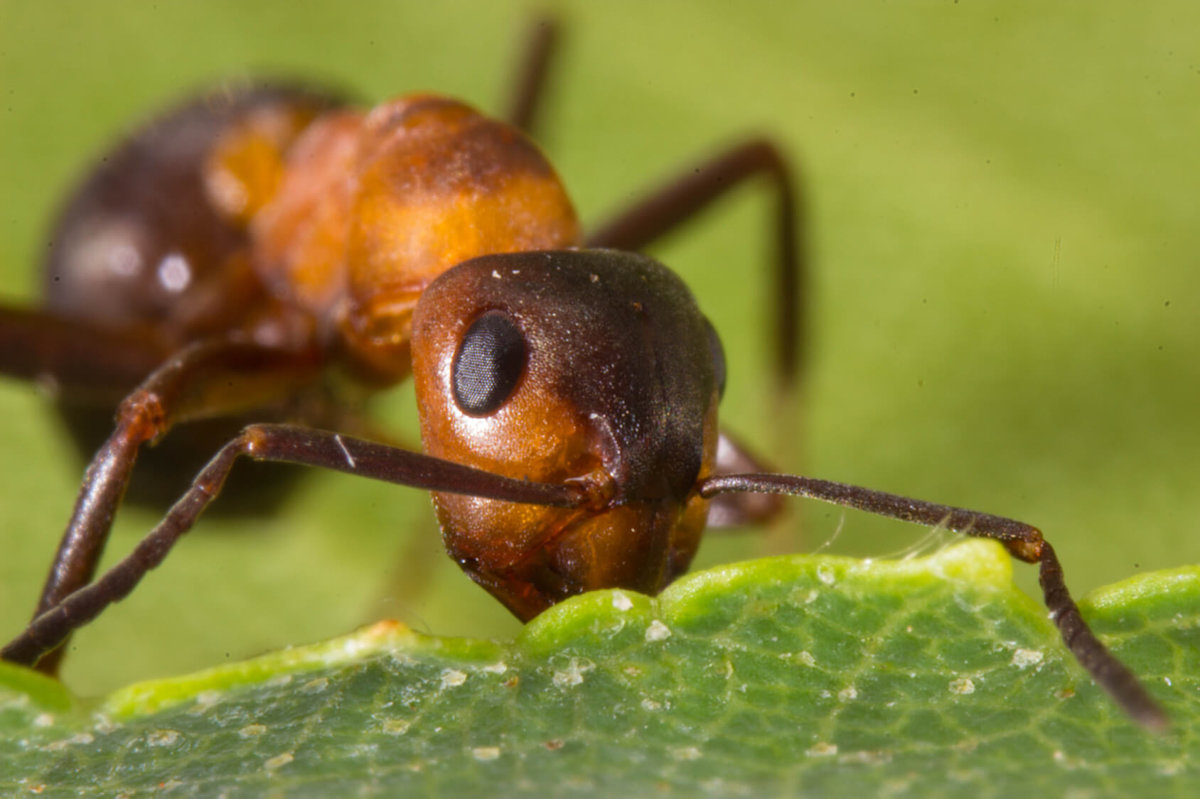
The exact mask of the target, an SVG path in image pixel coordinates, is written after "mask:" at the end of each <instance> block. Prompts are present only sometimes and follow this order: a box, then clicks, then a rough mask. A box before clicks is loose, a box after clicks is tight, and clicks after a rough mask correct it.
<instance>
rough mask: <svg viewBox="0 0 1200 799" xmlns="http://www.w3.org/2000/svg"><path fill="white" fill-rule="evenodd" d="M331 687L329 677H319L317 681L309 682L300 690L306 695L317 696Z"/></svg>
mask: <svg viewBox="0 0 1200 799" xmlns="http://www.w3.org/2000/svg"><path fill="white" fill-rule="evenodd" d="M328 687H329V679H328V678H327V677H317V678H316V679H315V680H309V681H308V682H306V683H304V685H302V686H300V690H301V691H302V692H303V693H306V694H317V693H320V692H321V691H324V690H325V689H326V688H328Z"/></svg>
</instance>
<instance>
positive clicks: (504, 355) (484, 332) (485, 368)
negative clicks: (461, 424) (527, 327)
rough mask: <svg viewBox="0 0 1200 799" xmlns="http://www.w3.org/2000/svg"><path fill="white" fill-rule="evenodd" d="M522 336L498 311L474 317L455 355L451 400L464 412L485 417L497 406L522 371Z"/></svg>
mask: <svg viewBox="0 0 1200 799" xmlns="http://www.w3.org/2000/svg"><path fill="white" fill-rule="evenodd" d="M525 359H526V347H525V336H524V335H523V334H522V333H521V329H520V328H519V327H517V323H516V322H514V321H513V320H512V319H510V318H509V317H508V316H506V315H505V314H503V313H501V312H500V311H489V312H487V313H485V314H484V315H483V316H481V317H479V318H478V319H476V320H475V321H474V322H473V323H472V324H471V327H470V328H468V329H467V334H466V335H465V336H463V340H462V343H461V344H459V345H458V352H456V353H455V354H454V363H453V364H452V365H451V374H452V376H453V378H454V401H455V402H457V403H458V407H459V408H460V409H462V410H463V411H464V412H465V413H469V414H471V415H473V416H485V415H487V414H489V413H492V412H493V411H495V410H497V409H498V408H500V406H501V405H503V404H504V402H505V401H506V400H507V399H508V398H509V396H510V395H511V394H512V392H513V389H514V388H516V386H517V382H518V381H519V380H520V379H521V373H522V372H524V371H525Z"/></svg>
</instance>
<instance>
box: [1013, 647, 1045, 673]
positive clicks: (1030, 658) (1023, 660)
mask: <svg viewBox="0 0 1200 799" xmlns="http://www.w3.org/2000/svg"><path fill="white" fill-rule="evenodd" d="M1044 657H1045V653H1043V652H1042V651H1041V650H1038V649H1018V650H1017V651H1015V652H1013V656H1012V664H1013V665H1014V666H1016V667H1017V668H1018V669H1027V668H1029V667H1030V666H1036V665H1037V664H1039V663H1041V662H1042V658H1044Z"/></svg>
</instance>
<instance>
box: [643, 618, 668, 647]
mask: <svg viewBox="0 0 1200 799" xmlns="http://www.w3.org/2000/svg"><path fill="white" fill-rule="evenodd" d="M670 637H671V628H670V627H668V626H667V625H665V624H663V623H662V622H661V621H659V620H658V619H655V620H654V621H652V622H650V626H649V627H647V628H646V641H648V642H649V641H665V640H666V639H668V638H670Z"/></svg>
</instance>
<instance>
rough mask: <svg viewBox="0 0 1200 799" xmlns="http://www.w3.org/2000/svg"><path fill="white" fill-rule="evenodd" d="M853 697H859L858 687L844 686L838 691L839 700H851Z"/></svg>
mask: <svg viewBox="0 0 1200 799" xmlns="http://www.w3.org/2000/svg"><path fill="white" fill-rule="evenodd" d="M851 699H858V689H857V688H855V687H854V686H853V685H851V686H850V687H849V688H843V689H842V690H840V691H838V700H839V701H841V702H849V701H850V700H851Z"/></svg>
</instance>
